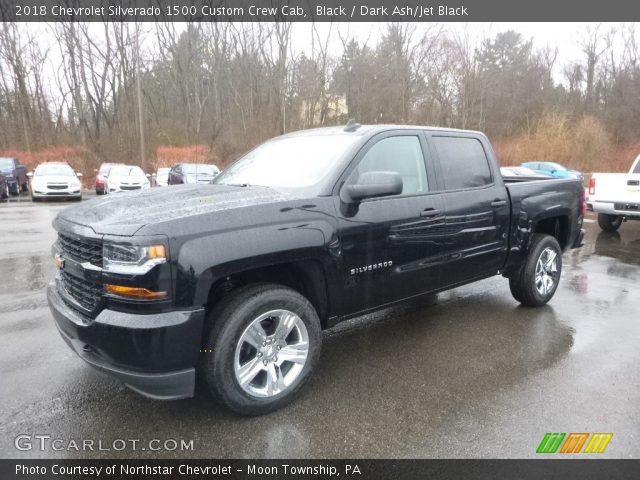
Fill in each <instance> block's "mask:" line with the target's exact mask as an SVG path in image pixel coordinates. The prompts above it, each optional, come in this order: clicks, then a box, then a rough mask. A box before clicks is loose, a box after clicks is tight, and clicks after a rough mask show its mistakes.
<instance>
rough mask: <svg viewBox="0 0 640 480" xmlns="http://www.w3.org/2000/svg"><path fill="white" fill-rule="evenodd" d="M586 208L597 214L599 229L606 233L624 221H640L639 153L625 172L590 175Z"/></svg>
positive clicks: (612, 230) (614, 229) (616, 228)
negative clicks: (627, 171)
mask: <svg viewBox="0 0 640 480" xmlns="http://www.w3.org/2000/svg"><path fill="white" fill-rule="evenodd" d="M587 207H588V209H589V210H591V211H593V212H595V213H597V214H598V224H599V225H600V228H601V229H602V230H605V231H608V232H615V231H616V230H618V228H620V226H621V225H622V222H626V221H627V220H640V155H638V157H637V158H636V159H635V161H634V162H633V164H632V165H631V168H630V169H629V173H594V174H593V175H591V178H590V179H589V196H588V198H587Z"/></svg>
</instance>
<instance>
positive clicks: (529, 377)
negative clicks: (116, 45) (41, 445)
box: [0, 202, 640, 458]
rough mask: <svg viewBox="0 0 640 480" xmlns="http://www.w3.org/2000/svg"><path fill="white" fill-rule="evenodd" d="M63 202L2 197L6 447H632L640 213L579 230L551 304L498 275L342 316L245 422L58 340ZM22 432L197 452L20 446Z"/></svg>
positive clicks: (330, 451)
mask: <svg viewBox="0 0 640 480" xmlns="http://www.w3.org/2000/svg"><path fill="white" fill-rule="evenodd" d="M64 207H65V205H64V204H62V205H58V204H53V205H50V204H45V205H32V204H30V203H28V202H15V203H11V204H3V205H0V225H1V226H2V230H3V232H10V235H5V234H4V233H3V235H2V237H1V239H0V347H1V348H0V376H1V378H2V379H3V382H2V383H3V385H4V387H3V388H2V389H0V456H1V457H38V456H39V457H51V456H58V457H62V456H71V457H73V456H87V457H91V458H98V457H106V458H114V457H118V456H120V457H123V456H139V457H158V456H161V457H170V456H176V457H179V456H183V455H190V456H194V457H234V458H239V457H240V458H242V457H316V458H322V457H334V458H335V457H447V458H448V457H492V458H495V457H532V456H534V452H535V448H536V447H537V445H538V443H539V442H540V439H541V438H542V436H543V435H544V433H545V432H547V431H560V432H571V431H595V432H613V433H614V437H613V440H612V441H611V443H610V445H609V447H608V448H607V453H606V454H605V455H606V456H607V457H638V455H639V454H640V447H639V446H638V444H637V441H636V440H637V438H638V433H639V432H640V428H639V427H640V421H639V420H638V418H640V416H639V415H638V414H639V413H640V408H639V405H640V369H638V364H639V360H640V349H638V347H637V346H638V344H639V342H638V341H639V340H640V323H639V321H638V319H639V316H638V312H639V311H640V298H639V297H638V295H637V294H635V290H636V285H637V280H638V276H639V274H638V272H639V268H640V267H639V265H640V222H637V223H635V224H634V223H628V224H625V225H623V227H622V228H621V230H620V232H619V234H617V235H615V234H614V235H612V234H603V233H600V232H599V229H598V228H597V224H594V223H589V224H587V228H588V231H587V238H586V245H585V247H584V248H582V249H581V250H575V251H571V252H569V253H567V254H566V255H565V256H564V264H565V270H564V273H563V278H562V282H561V285H560V287H559V289H558V292H557V294H556V297H555V298H554V299H553V301H552V302H551V303H550V304H549V305H548V306H546V307H544V308H540V309H529V308H523V307H520V306H518V304H517V303H516V302H515V301H514V300H513V299H512V298H511V295H510V293H509V288H508V285H507V283H506V281H504V279H502V278H499V277H496V278H492V279H489V280H486V281H483V282H480V283H476V284H473V285H469V286H466V287H462V288H458V289H456V290H453V291H451V292H447V293H443V294H440V295H438V296H437V297H433V298H430V299H429V300H426V301H422V302H412V303H408V304H406V305H403V306H400V307H397V308H393V309H388V310H385V311H382V312H379V313H377V314H375V315H369V316H366V317H361V318H358V319H355V320H353V321H350V322H348V323H346V324H341V325H339V326H338V327H336V328H335V329H333V330H331V331H328V332H326V333H325V337H324V339H325V342H324V345H323V353H322V359H321V362H320V367H319V370H318V372H317V374H316V375H315V376H314V377H313V379H312V380H311V382H310V383H309V385H308V386H307V387H306V388H305V389H304V390H303V391H302V393H301V395H300V397H299V398H298V399H297V401H296V402H295V403H293V404H292V405H291V406H290V407H288V408H286V409H284V410H281V411H278V412H275V413H273V414H271V415H268V416H265V417H259V418H242V417H238V416H236V415H234V414H232V413H229V412H228V411H227V410H225V409H223V408H220V407H218V406H216V405H213V404H212V403H211V401H210V398H209V397H208V395H207V394H206V392H200V393H199V395H198V396H197V397H196V398H195V399H191V400H184V401H177V402H157V401H153V400H148V399H145V398H143V397H140V396H139V395H137V394H135V393H133V392H131V391H129V390H128V389H126V387H124V386H123V385H122V384H120V383H119V382H117V381H115V380H112V379H110V378H108V377H105V376H103V375H101V374H100V373H98V372H95V371H94V370H92V369H91V368H89V367H88V366H86V365H85V364H83V363H82V361H81V360H79V359H78V358H76V357H75V355H74V354H73V353H71V352H70V350H69V349H68V348H67V347H66V345H64V343H63V342H62V340H61V339H60V338H59V336H58V333H57V332H56V331H55V327H54V326H53V324H52V320H51V318H50V314H49V312H48V309H47V306H46V299H45V294H44V286H45V284H46V282H47V280H48V278H50V276H51V275H52V274H53V265H52V264H51V261H50V254H49V249H50V244H51V242H52V241H53V239H54V237H55V236H54V234H53V231H52V229H51V227H50V223H51V220H52V219H53V216H54V215H55V213H56V212H57V211H59V210H60V209H61V208H64ZM21 433H30V434H39V433H43V434H49V435H52V436H53V437H56V438H63V439H66V440H70V439H85V438H88V439H95V440H96V441H97V440H98V439H101V440H102V441H103V443H106V444H110V442H112V441H113V440H114V439H142V440H144V439H147V440H148V439H154V438H159V439H170V438H172V439H186V440H191V439H193V440H194V450H193V452H180V451H173V452H167V451H165V452H162V453H161V454H158V453H153V452H149V451H136V452H132V451H131V450H126V451H124V452H114V451H106V452H80V453H77V452H53V451H46V452H40V451H31V452H20V451H17V450H16V449H15V448H14V445H13V442H14V438H15V436H16V435H18V434H21Z"/></svg>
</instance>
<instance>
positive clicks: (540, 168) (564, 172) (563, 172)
mask: <svg viewBox="0 0 640 480" xmlns="http://www.w3.org/2000/svg"><path fill="white" fill-rule="evenodd" d="M521 166H522V167H526V168H530V169H531V170H533V171H534V172H536V173H541V174H542V175H548V176H550V177H557V178H578V179H580V180H582V181H583V182H584V175H583V174H582V172H579V171H578V170H569V169H568V168H567V167H564V166H562V165H560V164H559V163H555V162H537V161H534V162H525V163H523V164H521Z"/></svg>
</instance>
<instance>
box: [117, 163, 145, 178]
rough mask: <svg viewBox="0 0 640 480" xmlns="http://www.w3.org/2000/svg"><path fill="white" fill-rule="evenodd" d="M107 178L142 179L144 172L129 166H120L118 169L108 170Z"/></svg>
mask: <svg viewBox="0 0 640 480" xmlns="http://www.w3.org/2000/svg"><path fill="white" fill-rule="evenodd" d="M109 176H110V177H112V176H118V177H139V176H142V177H144V172H143V171H142V169H141V168H140V167H131V166H129V165H122V166H118V167H111V170H109Z"/></svg>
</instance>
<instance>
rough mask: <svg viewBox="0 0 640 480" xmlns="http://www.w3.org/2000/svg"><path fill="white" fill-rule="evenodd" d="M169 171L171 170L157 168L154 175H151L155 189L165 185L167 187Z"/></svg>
mask: <svg viewBox="0 0 640 480" xmlns="http://www.w3.org/2000/svg"><path fill="white" fill-rule="evenodd" d="M169 170H171V169H170V168H159V169H158V170H156V173H154V174H153V175H152V176H153V180H154V182H155V184H156V187H166V186H167V185H169Z"/></svg>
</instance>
